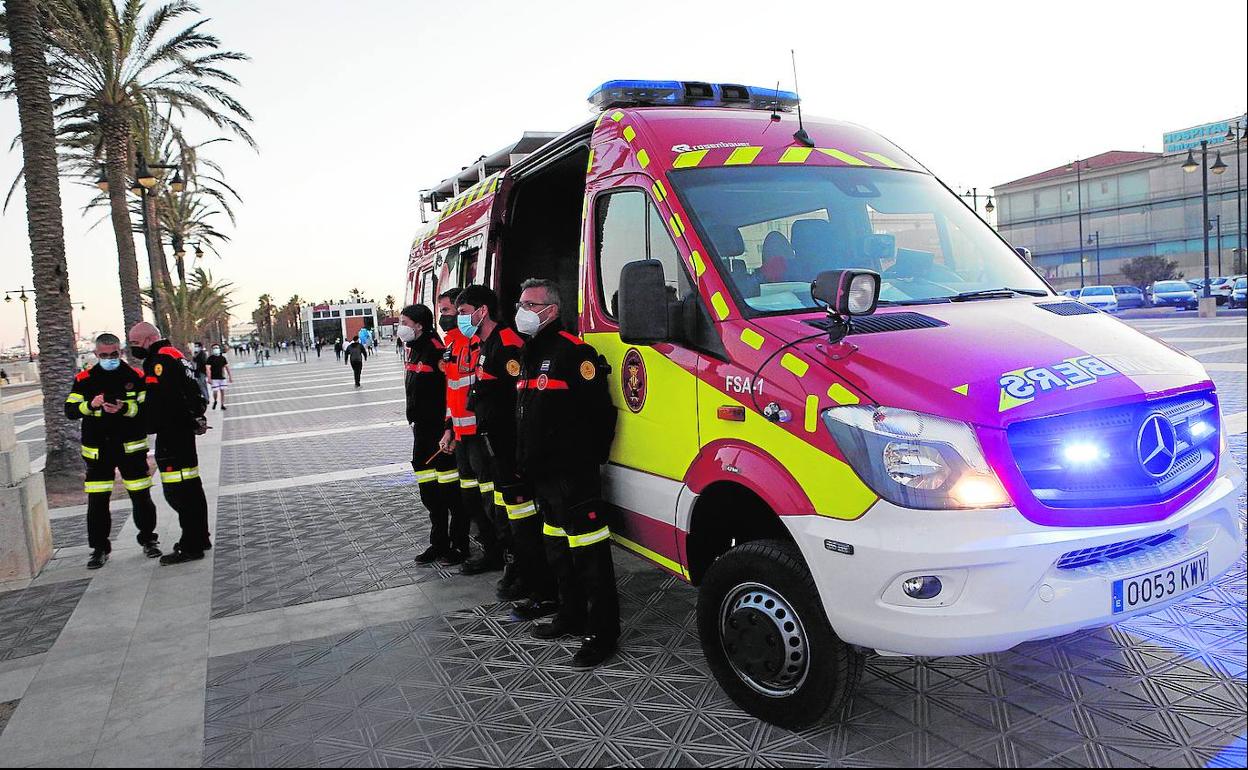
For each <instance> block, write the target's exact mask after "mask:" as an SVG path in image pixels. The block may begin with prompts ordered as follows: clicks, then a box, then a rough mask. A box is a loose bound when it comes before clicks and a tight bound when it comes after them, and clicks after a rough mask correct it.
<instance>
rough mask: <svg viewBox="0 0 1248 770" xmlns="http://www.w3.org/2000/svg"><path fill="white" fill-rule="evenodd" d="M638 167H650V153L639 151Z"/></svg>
mask: <svg viewBox="0 0 1248 770" xmlns="http://www.w3.org/2000/svg"><path fill="white" fill-rule="evenodd" d="M637 165H639V166H641V167H642V168H645V167H646V166H649V165H650V153H648V152H646V151H645V150H638V151H637Z"/></svg>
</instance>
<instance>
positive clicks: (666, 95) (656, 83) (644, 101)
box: [589, 80, 800, 112]
mask: <svg viewBox="0 0 1248 770" xmlns="http://www.w3.org/2000/svg"><path fill="white" fill-rule="evenodd" d="M799 101H800V100H799V99H798V96H797V94H795V93H793V92H792V91H779V90H777V89H775V88H760V87H758V86H741V85H736V84H735V83H699V82H697V81H691V80H686V81H681V80H608V81H607V82H606V83H603V84H602V85H600V86H598V87H597V88H595V89H594V90H593V92H592V93H590V95H589V103H590V104H591V105H592V106H593V107H594V108H595V109H597V110H606V109H610V108H612V107H737V108H741V109H748V110H772V109H774V110H779V111H780V112H791V111H792V110H793V109H795V108H796V107H797V105H798V102H799Z"/></svg>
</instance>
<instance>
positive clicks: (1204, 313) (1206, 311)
mask: <svg viewBox="0 0 1248 770" xmlns="http://www.w3.org/2000/svg"><path fill="white" fill-rule="evenodd" d="M1199 307H1200V310H1199V311H1197V314H1198V315H1199V316H1200V317H1201V318H1217V316H1218V298H1217V297H1201V298H1200V305H1199Z"/></svg>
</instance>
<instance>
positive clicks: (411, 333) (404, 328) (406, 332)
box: [398, 324, 416, 342]
mask: <svg viewBox="0 0 1248 770" xmlns="http://www.w3.org/2000/svg"><path fill="white" fill-rule="evenodd" d="M398 335H399V339H401V340H403V341H404V342H411V341H412V340H414V339H416V330H415V329H413V328H412V327H410V326H408V325H406V324H399V329H398Z"/></svg>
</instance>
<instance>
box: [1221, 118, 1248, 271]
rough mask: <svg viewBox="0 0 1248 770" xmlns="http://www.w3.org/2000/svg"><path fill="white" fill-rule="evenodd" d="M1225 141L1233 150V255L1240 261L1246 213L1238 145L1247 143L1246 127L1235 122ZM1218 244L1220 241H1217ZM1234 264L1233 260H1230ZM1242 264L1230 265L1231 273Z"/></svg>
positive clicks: (1229, 128) (1227, 132)
mask: <svg viewBox="0 0 1248 770" xmlns="http://www.w3.org/2000/svg"><path fill="white" fill-rule="evenodd" d="M1226 141H1228V142H1230V143H1231V145H1232V146H1233V147H1234V148H1235V236H1236V238H1235V240H1236V243H1235V253H1236V254H1237V255H1238V256H1239V259H1240V260H1243V259H1244V257H1245V254H1244V214H1245V213H1248V212H1246V211H1245V210H1244V208H1243V205H1244V179H1243V177H1241V176H1240V170H1239V155H1240V152H1239V143H1240V142H1248V126H1245V125H1243V124H1242V123H1240V122H1239V121H1236V122H1235V123H1234V124H1233V125H1231V126H1228V127H1227V129H1226ZM1219 243H1220V241H1219ZM1231 261H1232V262H1235V260H1231ZM1241 264H1243V262H1238V263H1236V264H1234V265H1232V267H1231V269H1232V271H1234V270H1236V269H1238V268H1239V267H1240V265H1241Z"/></svg>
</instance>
